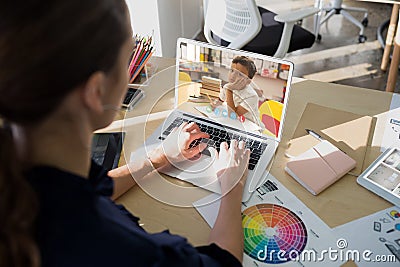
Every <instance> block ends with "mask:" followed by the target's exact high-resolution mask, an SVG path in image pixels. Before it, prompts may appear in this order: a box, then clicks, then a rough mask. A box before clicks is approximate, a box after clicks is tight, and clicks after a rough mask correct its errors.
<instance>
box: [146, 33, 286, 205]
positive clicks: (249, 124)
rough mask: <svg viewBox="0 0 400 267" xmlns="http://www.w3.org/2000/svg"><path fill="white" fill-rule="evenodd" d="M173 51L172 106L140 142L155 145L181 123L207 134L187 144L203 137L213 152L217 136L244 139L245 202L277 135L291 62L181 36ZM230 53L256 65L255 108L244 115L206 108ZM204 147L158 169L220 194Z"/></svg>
mask: <svg viewBox="0 0 400 267" xmlns="http://www.w3.org/2000/svg"><path fill="white" fill-rule="evenodd" d="M176 55H177V56H176V78H175V109H174V110H173V111H171V113H170V114H169V116H168V117H167V118H166V119H165V121H164V122H163V123H162V124H161V125H160V126H159V127H158V128H157V129H156V130H155V132H154V133H153V134H152V135H151V136H150V137H149V138H148V139H147V140H146V142H145V146H146V147H147V148H149V147H152V146H157V145H159V144H160V143H161V142H162V141H163V140H164V139H165V138H166V137H167V136H168V135H169V134H170V133H171V131H172V130H173V129H174V128H175V127H179V125H181V124H182V123H183V122H195V123H196V124H198V125H199V127H200V129H201V130H202V131H203V132H207V133H208V134H209V135H210V138H209V139H201V140H196V141H194V142H193V143H192V144H191V145H190V146H192V147H193V146H195V145H197V144H198V143H199V142H203V143H206V144H207V145H208V147H211V146H212V147H215V148H216V149H217V150H218V151H219V145H220V144H221V142H223V141H227V142H228V144H229V142H230V140H232V139H236V140H239V141H240V140H242V141H245V143H246V147H247V148H249V149H250V151H251V155H250V161H249V165H248V169H249V171H248V178H247V181H246V184H245V188H244V192H243V199H242V200H243V202H246V201H248V200H249V198H250V196H251V195H252V193H253V192H254V191H256V189H257V187H258V186H259V185H260V184H261V182H262V181H261V179H262V177H265V176H263V174H264V173H265V171H266V169H267V166H268V164H269V163H270V162H271V160H272V159H273V157H274V154H275V151H276V149H277V147H278V144H279V142H280V140H281V137H282V128H283V124H284V118H285V113H286V110H287V103H288V97H289V93H290V85H291V79H292V75H293V64H292V63H291V62H288V61H286V60H282V59H277V58H273V57H269V56H265V55H260V54H255V53H251V52H246V51H240V50H233V49H229V48H226V47H221V46H216V45H212V44H208V43H203V42H199V41H194V40H189V39H184V38H180V39H178V41H177V53H176ZM236 56H246V57H248V58H250V59H251V60H252V61H253V62H254V64H255V66H256V69H257V70H256V74H255V76H254V77H253V79H252V81H251V83H250V85H249V86H250V87H251V88H253V89H254V91H255V92H257V96H258V98H257V102H258V103H256V105H257V106H256V107H253V108H250V109H251V110H250V111H249V112H248V114H247V113H246V114H244V115H245V116H246V117H244V116H235V115H236V114H234V113H230V112H228V111H227V108H226V104H225V106H224V104H222V105H221V106H219V107H217V108H212V107H211V106H210V105H209V104H208V103H207V102H209V100H208V99H209V98H212V97H215V98H217V97H218V96H219V90H221V89H220V88H221V87H223V86H224V85H225V84H226V83H227V82H228V75H229V71H230V68H231V63H232V59H233V58H234V57H236ZM188 77H190V79H189V78H188ZM251 88H250V89H249V88H246V90H250V94H252V96H251V97H252V98H251V99H252V100H253V103H254V94H253V93H252V92H251ZM213 92H214V93H213ZM249 99H250V98H249ZM242 100H243V101H244V102H241V103H242V104H243V105H246V103H245V101H246V95H245V96H244V97H243V99H242ZM239 101H240V100H239ZM202 102H204V103H202ZM238 103H239V102H238ZM253 106H254V105H253ZM246 107H247V106H246ZM249 107H250V106H249ZM208 147H207V149H206V150H204V151H203V153H202V155H201V156H200V157H199V158H198V159H196V160H192V161H184V162H181V163H179V164H174V166H171V167H168V168H166V169H162V170H161V172H162V173H165V174H167V175H169V176H172V177H176V178H178V179H181V180H184V181H187V182H190V183H192V184H194V185H196V186H200V187H202V188H205V189H207V190H210V191H212V192H216V193H221V189H220V185H219V182H218V180H217V176H216V172H215V170H214V168H213V166H212V165H213V164H212V162H213V160H214V159H215V158H214V157H213V155H212V153H210V150H208Z"/></svg>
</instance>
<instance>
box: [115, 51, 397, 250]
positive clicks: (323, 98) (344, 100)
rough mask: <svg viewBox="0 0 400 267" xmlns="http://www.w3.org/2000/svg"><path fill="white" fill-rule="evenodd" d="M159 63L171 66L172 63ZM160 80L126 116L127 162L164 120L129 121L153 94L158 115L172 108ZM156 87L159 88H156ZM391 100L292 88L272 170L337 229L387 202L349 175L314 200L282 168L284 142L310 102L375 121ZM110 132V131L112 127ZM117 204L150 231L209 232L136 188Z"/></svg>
mask: <svg viewBox="0 0 400 267" xmlns="http://www.w3.org/2000/svg"><path fill="white" fill-rule="evenodd" d="M158 60H161V61H162V62H164V63H165V62H167V63H172V64H173V61H171V60H162V59H158ZM173 72H174V71H173ZM156 77H157V76H155V77H154V78H156ZM164 78H165V80H164V81H163V82H160V81H156V80H153V81H152V82H154V84H153V85H152V87H153V88H151V90H150V87H149V90H148V91H146V94H147V96H146V98H145V99H144V100H143V101H144V102H142V103H141V104H142V105H143V107H140V106H138V110H134V111H132V112H130V113H129V116H128V117H129V119H128V120H126V121H127V122H128V123H126V125H125V126H126V127H124V128H123V130H125V131H126V132H127V135H126V140H125V144H124V152H125V153H124V156H125V158H128V159H129V157H130V153H131V152H132V151H134V150H135V149H136V148H138V147H140V146H141V145H142V144H143V141H144V140H145V138H146V137H147V136H149V135H150V134H151V132H152V131H153V130H154V129H155V128H156V127H157V126H158V125H159V124H160V123H161V122H162V121H163V119H162V118H161V119H159V118H155V119H153V120H150V121H149V122H147V123H144V122H142V121H140V120H139V119H136V118H132V116H133V115H134V114H135V113H138V114H139V115H140V113H141V112H143V110H145V109H146V108H147V109H148V108H149V107H151V106H152V104H151V103H149V101H148V100H150V99H153V100H154V99H158V98H157V97H155V96H153V95H157V96H160V95H161V94H162V93H164V92H167V94H165V95H164V97H162V98H161V99H159V100H160V101H159V102H158V104H159V106H158V105H155V107H154V108H153V110H155V111H162V110H163V109H164V108H166V106H167V103H169V104H170V108H172V106H173V97H174V96H173V94H172V93H171V92H168V89H169V86H170V84H169V82H172V83H173V80H174V73H172V76H171V77H169V76H168V75H166V76H164V75H163V74H162V75H160V76H158V77H157V79H160V80H161V79H164ZM155 85H157V86H159V87H158V88H154V86H155ZM161 85H162V86H161ZM391 97H392V94H391V93H387V92H380V91H374V90H369V89H361V88H356V87H350V86H342V85H336V84H329V83H323V82H316V81H301V82H298V83H294V84H293V85H292V91H291V94H290V100H289V106H288V111H287V116H286V121H285V125H284V130H283V140H282V142H281V144H280V146H279V148H278V151H277V154H276V157H275V160H274V162H273V165H272V168H271V172H272V174H273V175H274V176H275V177H276V178H277V179H278V180H279V181H280V182H281V183H282V184H283V185H285V186H286V187H287V188H288V189H289V190H290V191H291V192H293V193H294V194H295V195H296V196H297V197H298V198H299V199H300V200H301V201H303V202H304V203H305V204H306V205H307V206H308V207H309V208H310V209H311V210H312V211H313V212H315V213H316V214H317V215H318V216H319V217H320V218H321V219H322V220H323V221H325V222H326V223H327V224H328V225H329V226H330V227H335V226H338V225H341V224H344V223H347V222H350V221H352V220H355V219H358V218H360V217H363V216H366V215H369V214H371V213H373V212H376V211H379V210H382V209H384V208H387V207H390V206H391V204H390V203H388V202H386V201H385V200H383V199H382V198H380V197H378V196H376V195H374V194H373V193H370V192H369V191H367V190H366V189H364V188H362V187H361V186H359V185H358V184H357V183H356V177H354V176H350V175H347V176H345V177H344V178H342V179H341V180H339V181H338V182H337V183H335V184H334V185H332V186H331V187H329V188H328V189H327V190H325V191H324V192H322V193H321V194H320V195H318V196H312V195H311V194H310V193H308V191H306V190H305V189H304V188H303V187H301V186H300V185H299V184H298V183H297V182H296V181H295V180H294V179H293V178H291V177H290V176H288V175H287V174H286V173H285V172H284V166H285V164H286V162H287V158H285V157H284V151H285V147H286V144H287V141H288V140H289V139H290V137H291V136H292V134H293V132H294V130H295V128H296V126H297V123H298V121H299V119H300V116H301V114H302V111H303V110H304V108H305V106H306V104H307V103H308V102H313V103H317V104H319V105H324V106H327V107H331V108H336V109H342V110H346V111H350V112H353V113H358V114H362V115H370V116H376V115H377V116H378V122H379V120H380V119H379V118H381V117H382V116H383V115H382V114H384V113H385V112H386V111H387V110H388V109H389V106H390V102H391ZM146 102H147V103H146ZM159 114H160V113H159ZM379 114H381V115H379ZM142 115H143V114H142ZM135 121H136V123H135ZM115 125H117V124H115ZM109 129H112V127H111V128H109ZM382 131H383V128H381V127H380V128H378V129H376V130H375V136H374V140H373V145H374V146H373V147H371V148H370V149H368V151H367V161H368V162H372V160H373V159H374V158H375V157H376V156H378V155H379V154H380V152H379V147H377V144H379V142H380V138H381V136H382V134H383V133H382ZM169 181H173V182H174V183H176V184H180V185H182V186H187V187H192V186H190V185H189V186H188V185H185V183H183V182H179V181H176V179H172V178H170V180H169ZM195 189H196V190H193V191H191V193H190V194H187V198H188V200H187V203H186V204H188V203H189V205H188V206H190V203H191V201H192V199H193V200H194V199H196V198H200V197H203V196H205V195H207V194H208V192H207V191H205V190H202V189H200V188H195ZM164 193H165V194H166V195H169V196H170V198H171V199H172V200H173V199H174V197H175V195H174V192H169V191H168V190H164ZM177 197H178V196H177ZM180 197H182V196H180ZM118 202H119V203H121V204H124V205H125V207H126V208H127V209H129V210H130V211H131V212H132V213H133V214H135V215H137V216H139V217H140V218H141V221H140V222H141V223H143V224H144V228H145V229H146V230H148V231H149V232H156V231H162V230H165V229H170V231H171V232H172V233H174V234H179V235H183V236H186V237H187V238H188V239H189V241H190V242H191V243H192V244H194V245H201V244H206V243H207V240H208V234H209V232H210V228H209V226H208V225H207V224H206V222H205V221H204V220H203V219H202V218H201V216H200V215H199V214H198V213H197V212H196V210H195V209H194V208H191V207H186V208H185V207H175V206H172V205H167V204H163V203H161V202H159V201H157V200H155V199H154V198H152V197H150V196H149V195H147V194H146V193H145V192H144V191H142V190H141V189H140V188H139V187H138V186H136V187H134V188H132V189H131V190H130V191H128V192H127V193H126V194H125V195H123V196H122V197H121V198H119V199H118Z"/></svg>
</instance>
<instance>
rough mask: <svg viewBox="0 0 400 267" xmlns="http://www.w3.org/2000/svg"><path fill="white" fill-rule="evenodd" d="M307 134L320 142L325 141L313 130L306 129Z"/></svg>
mask: <svg viewBox="0 0 400 267" xmlns="http://www.w3.org/2000/svg"><path fill="white" fill-rule="evenodd" d="M306 132H307V133H308V134H309V135H311V136H312V137H314V138H316V139H318V140H319V141H324V140H325V139H324V138H322V136H320V135H319V134H317V133H316V132H314V131H313V130H310V129H306Z"/></svg>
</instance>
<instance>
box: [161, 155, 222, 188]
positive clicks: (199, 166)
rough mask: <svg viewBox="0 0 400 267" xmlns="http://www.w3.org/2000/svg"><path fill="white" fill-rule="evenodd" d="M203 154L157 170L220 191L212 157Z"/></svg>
mask: <svg viewBox="0 0 400 267" xmlns="http://www.w3.org/2000/svg"><path fill="white" fill-rule="evenodd" d="M207 151H208V150H207ZM208 153H209V152H208ZM204 154H205V153H204V151H203V155H201V157H200V158H199V159H196V160H188V161H184V162H180V163H177V164H174V166H172V167H168V168H163V169H161V170H159V171H160V172H161V173H164V174H167V175H169V176H171V177H176V178H178V179H181V180H183V181H186V182H189V183H191V184H194V185H197V186H199V187H202V188H204V189H207V190H209V191H212V192H215V193H221V187H220V184H219V181H218V179H217V175H216V173H215V170H214V168H213V165H212V162H213V158H212V157H209V156H205V155H204Z"/></svg>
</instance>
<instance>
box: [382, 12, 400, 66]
mask: <svg viewBox="0 0 400 267" xmlns="http://www.w3.org/2000/svg"><path fill="white" fill-rule="evenodd" d="M398 17H399V5H393V8H392V16H391V17H390V23H389V28H388V31H387V35H386V44H385V49H384V51H383V56H382V64H381V70H382V71H386V70H387V67H388V64H389V57H390V51H391V49H392V45H393V38H394V33H395V32H396V26H397V19H398Z"/></svg>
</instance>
